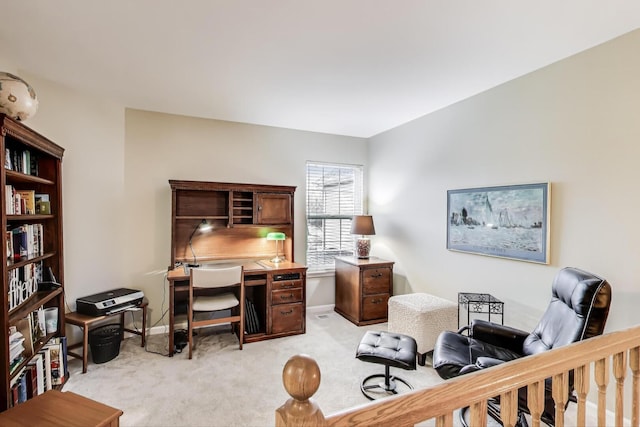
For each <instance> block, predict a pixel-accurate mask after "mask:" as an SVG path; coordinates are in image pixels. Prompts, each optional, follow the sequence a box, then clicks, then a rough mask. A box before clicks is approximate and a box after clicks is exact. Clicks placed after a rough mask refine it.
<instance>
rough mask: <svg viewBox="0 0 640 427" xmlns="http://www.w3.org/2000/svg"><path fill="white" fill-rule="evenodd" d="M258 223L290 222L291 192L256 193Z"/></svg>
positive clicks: (256, 220)
mask: <svg viewBox="0 0 640 427" xmlns="http://www.w3.org/2000/svg"><path fill="white" fill-rule="evenodd" d="M255 197H256V206H257V209H256V219H255V223H256V224H261V225H264V224H269V225H274V224H290V223H291V218H292V213H291V208H292V206H291V194H289V193H255Z"/></svg>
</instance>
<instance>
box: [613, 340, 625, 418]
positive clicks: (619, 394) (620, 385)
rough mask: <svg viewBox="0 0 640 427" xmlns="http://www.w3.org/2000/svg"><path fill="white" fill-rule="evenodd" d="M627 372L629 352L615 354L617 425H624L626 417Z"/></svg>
mask: <svg viewBox="0 0 640 427" xmlns="http://www.w3.org/2000/svg"><path fill="white" fill-rule="evenodd" d="M626 373H627V352H620V353H616V354H614V355H613V376H614V377H615V379H616V410H615V414H616V426H617V427H622V420H623V419H624V378H625V375H626Z"/></svg>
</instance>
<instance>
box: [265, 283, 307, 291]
mask: <svg viewBox="0 0 640 427" xmlns="http://www.w3.org/2000/svg"><path fill="white" fill-rule="evenodd" d="M293 288H302V280H274V281H273V282H271V290H274V291H277V290H279V289H293Z"/></svg>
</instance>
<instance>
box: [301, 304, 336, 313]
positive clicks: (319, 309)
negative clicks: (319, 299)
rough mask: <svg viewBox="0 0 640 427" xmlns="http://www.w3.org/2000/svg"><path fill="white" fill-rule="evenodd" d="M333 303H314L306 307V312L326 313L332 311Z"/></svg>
mask: <svg viewBox="0 0 640 427" xmlns="http://www.w3.org/2000/svg"><path fill="white" fill-rule="evenodd" d="M335 306H336V305H335V304H327V305H314V306H312V307H307V313H311V314H317V313H326V312H327V311H333V308H334V307H335Z"/></svg>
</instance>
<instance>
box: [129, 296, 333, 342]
mask: <svg viewBox="0 0 640 427" xmlns="http://www.w3.org/2000/svg"><path fill="white" fill-rule="evenodd" d="M334 307H335V304H326V305H314V306H312V307H307V313H309V314H318V313H326V312H328V311H333V308H334ZM178 329H187V322H186V321H182V322H178V323H176V324H175V326H174V330H176V331H177V330H178ZM168 332H169V326H167V325H159V326H154V327H153V328H149V329H148V330H147V335H160V334H166V333H168ZM133 336H137V335H134V334H131V333H129V332H125V337H127V338H128V337H133Z"/></svg>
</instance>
